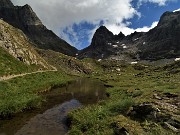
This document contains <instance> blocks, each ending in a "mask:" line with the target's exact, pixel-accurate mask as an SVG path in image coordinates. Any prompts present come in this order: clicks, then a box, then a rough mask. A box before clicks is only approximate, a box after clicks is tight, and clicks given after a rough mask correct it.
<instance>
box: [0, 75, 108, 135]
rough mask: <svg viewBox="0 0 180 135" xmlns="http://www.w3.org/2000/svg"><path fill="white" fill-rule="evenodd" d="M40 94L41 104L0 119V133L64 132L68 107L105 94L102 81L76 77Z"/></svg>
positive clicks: (56, 134) (35, 134)
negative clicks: (61, 85) (65, 83)
mask: <svg viewBox="0 0 180 135" xmlns="http://www.w3.org/2000/svg"><path fill="white" fill-rule="evenodd" d="M43 96H44V97H45V98H46V100H47V102H45V103H43V107H42V108H40V109H35V110H30V111H27V112H23V113H19V114H16V115H15V116H14V117H13V118H11V119H8V120H0V135H64V134H66V133H67V131H68V127H67V126H66V124H65V123H66V117H67V113H68V112H69V111H71V110H73V109H75V108H78V107H82V106H84V105H88V104H94V103H97V102H98V101H99V100H102V99H104V98H105V97H106V96H105V86H104V85H103V83H101V82H99V81H97V80H92V79H88V78H80V79H77V80H76V81H73V82H71V83H69V84H67V85H66V86H64V87H62V88H55V89H53V90H51V91H49V92H47V93H46V94H45V95H43Z"/></svg>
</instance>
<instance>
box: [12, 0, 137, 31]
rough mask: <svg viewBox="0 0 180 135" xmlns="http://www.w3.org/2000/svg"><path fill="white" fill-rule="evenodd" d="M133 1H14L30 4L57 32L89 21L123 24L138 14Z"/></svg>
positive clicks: (15, 1) (15, 0)
mask: <svg viewBox="0 0 180 135" xmlns="http://www.w3.org/2000/svg"><path fill="white" fill-rule="evenodd" d="M131 1H132V0H38V1H37V0H12V2H13V3H14V4H15V5H24V4H26V3H27V4H29V5H31V6H32V8H33V9H34V11H35V12H36V13H37V14H38V16H39V17H40V19H41V20H42V22H43V23H44V24H45V25H46V26H48V28H50V29H53V30H57V29H58V28H62V27H67V26H69V25H72V24H73V23H77V24H78V23H80V22H82V21H87V22H90V23H93V24H98V23H99V22H100V21H101V20H103V21H105V22H109V23H121V22H122V21H123V20H124V19H129V18H132V17H133V16H134V15H135V14H138V12H137V11H136V10H135V9H134V8H133V7H132V6H131Z"/></svg>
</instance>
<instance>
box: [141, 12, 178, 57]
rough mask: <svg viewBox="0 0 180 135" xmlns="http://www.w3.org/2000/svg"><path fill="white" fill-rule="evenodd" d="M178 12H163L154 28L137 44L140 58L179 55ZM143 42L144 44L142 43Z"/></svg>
mask: <svg viewBox="0 0 180 135" xmlns="http://www.w3.org/2000/svg"><path fill="white" fill-rule="evenodd" d="M179 36H180V12H165V13H164V14H163V15H162V16H161V18H160V21H159V23H158V25H157V27H155V28H154V29H152V30H150V31H149V32H148V33H147V34H146V36H145V37H144V38H143V40H142V42H141V43H140V44H138V48H139V50H140V51H141V53H140V57H141V59H150V60H156V59H164V58H176V57H179V56H180V38H179ZM143 43H145V44H143Z"/></svg>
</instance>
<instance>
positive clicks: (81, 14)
mask: <svg viewBox="0 0 180 135" xmlns="http://www.w3.org/2000/svg"><path fill="white" fill-rule="evenodd" d="M132 1H133V0H38V1H37V0H12V2H13V3H14V5H25V4H29V5H30V6H31V7H32V8H33V10H34V11H35V12H36V14H37V15H38V17H39V18H40V19H41V20H42V22H43V24H44V25H45V26H47V27H48V28H49V29H51V30H53V31H54V32H55V33H56V34H57V35H58V36H60V37H61V38H63V39H64V40H66V41H67V42H68V43H70V44H71V45H73V46H75V47H78V48H81V49H82V46H84V45H83V44H82V41H84V40H87V41H88V42H90V41H91V38H92V36H93V34H94V32H95V30H96V29H97V28H98V27H99V25H100V24H101V23H102V22H103V23H102V24H103V25H105V26H106V27H107V28H108V29H109V30H110V31H112V32H113V33H114V34H118V33H119V32H120V31H122V32H123V33H124V34H125V35H128V34H130V33H132V32H134V31H148V30H149V29H151V28H152V27H153V26H154V25H152V26H151V27H148V26H145V27H143V28H138V29H132V28H128V26H129V25H130V24H131V22H128V21H127V20H128V19H130V18H133V17H134V16H139V17H140V16H141V14H140V13H139V12H138V11H137V9H135V8H134V7H133V5H132ZM138 1H139V3H143V2H153V3H157V4H159V5H164V4H165V3H166V2H167V1H172V0H138ZM83 22H87V23H89V24H92V25H93V27H92V28H91V29H87V30H86V31H85V30H84V29H74V27H73V26H74V24H77V25H78V26H80V25H81V23H83ZM85 35H86V36H87V37H88V38H87V39H86V37H85Z"/></svg>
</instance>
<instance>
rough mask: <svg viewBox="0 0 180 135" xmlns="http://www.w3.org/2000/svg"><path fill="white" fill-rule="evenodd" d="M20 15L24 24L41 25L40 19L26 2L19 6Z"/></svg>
mask: <svg viewBox="0 0 180 135" xmlns="http://www.w3.org/2000/svg"><path fill="white" fill-rule="evenodd" d="M20 16H23V19H22V22H23V24H24V25H42V22H41V20H40V19H39V18H38V17H37V15H36V13H35V12H34V11H33V10H32V8H31V7H30V6H29V5H28V4H26V5H24V6H23V7H20Z"/></svg>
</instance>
